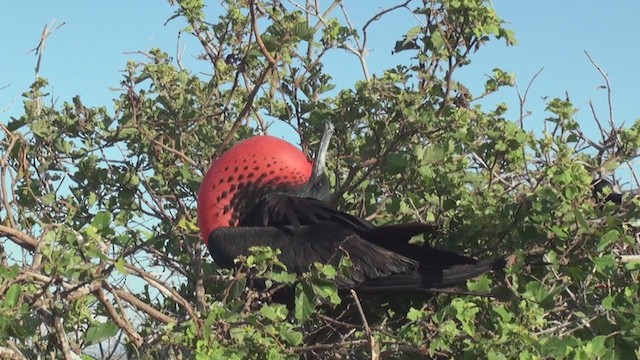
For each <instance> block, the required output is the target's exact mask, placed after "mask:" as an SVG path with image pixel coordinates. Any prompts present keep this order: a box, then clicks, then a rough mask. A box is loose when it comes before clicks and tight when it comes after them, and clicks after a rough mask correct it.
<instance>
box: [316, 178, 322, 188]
mask: <svg viewBox="0 0 640 360" xmlns="http://www.w3.org/2000/svg"><path fill="white" fill-rule="evenodd" d="M315 185H316V188H318V189H320V188H321V187H323V186H324V181H322V180H318V181H316V184H315Z"/></svg>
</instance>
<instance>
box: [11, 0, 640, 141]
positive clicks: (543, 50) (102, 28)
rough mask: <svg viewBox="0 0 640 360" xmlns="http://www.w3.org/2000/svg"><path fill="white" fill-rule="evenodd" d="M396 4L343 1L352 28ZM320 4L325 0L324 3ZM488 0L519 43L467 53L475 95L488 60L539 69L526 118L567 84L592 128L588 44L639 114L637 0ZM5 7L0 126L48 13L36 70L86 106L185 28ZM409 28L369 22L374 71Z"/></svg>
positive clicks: (62, 6)
mask: <svg viewBox="0 0 640 360" xmlns="http://www.w3.org/2000/svg"><path fill="white" fill-rule="evenodd" d="M399 2H400V1H385V0H375V1H374V0H372V1H361V0H345V6H346V8H347V10H348V12H349V15H350V17H351V20H352V21H353V23H354V25H355V26H356V27H357V28H361V27H362V25H363V24H364V23H365V21H366V19H368V18H369V17H370V16H371V15H372V14H374V13H376V12H377V11H379V10H380V9H381V8H382V7H383V6H391V5H394V4H396V3H399ZM209 3H211V4H210V6H209V7H208V8H207V16H208V18H209V20H211V21H215V18H216V17H217V16H218V15H219V14H220V7H219V3H218V2H217V1H210V2H209ZM285 3H286V1H285ZM320 3H321V4H323V3H324V4H325V6H326V4H328V1H324V2H323V1H321V2H320ZM414 3H416V4H417V3H418V1H417V0H416V1H414ZM493 5H494V7H495V8H496V11H497V12H498V14H499V15H500V16H501V17H502V18H503V19H504V20H506V21H507V22H508V23H509V24H508V27H510V28H511V29H513V30H515V32H516V37H517V39H518V41H519V45H518V46H516V47H510V48H508V47H506V46H504V45H503V43H502V42H499V41H496V42H493V43H490V44H489V45H488V46H487V47H486V48H484V49H482V50H481V51H480V52H479V53H477V54H476V55H474V57H473V58H472V64H471V65H470V66H468V67H465V68H463V69H461V71H460V73H459V75H458V79H459V80H462V81H463V82H464V83H465V84H466V85H467V86H469V87H470V88H471V90H472V91H473V92H474V94H476V95H478V94H479V93H480V92H481V90H482V86H483V84H484V81H485V80H486V77H485V74H489V73H490V72H491V70H492V69H493V68H495V67H500V68H502V69H503V70H507V71H510V72H513V73H515V74H516V76H517V79H518V83H519V84H520V85H521V86H522V87H523V88H524V87H525V86H526V84H527V82H528V81H529V79H530V78H531V77H532V76H533V75H534V74H535V73H536V72H537V71H538V70H539V69H541V68H543V67H544V71H543V72H542V73H541V75H540V76H539V78H538V79H537V80H536V82H535V83H534V84H533V87H532V89H531V91H530V95H529V102H528V106H527V108H528V109H529V110H532V111H533V112H534V115H533V116H532V117H531V118H528V119H527V120H526V121H527V125H528V126H530V127H532V128H536V127H537V126H538V125H539V124H541V122H542V120H543V119H544V117H545V115H544V114H543V110H544V101H543V100H542V99H541V98H542V97H543V96H549V97H564V96H565V91H566V92H568V93H569V95H570V97H571V99H572V100H573V102H574V104H576V105H577V106H579V107H580V108H581V110H582V111H581V112H580V114H579V115H578V118H579V119H580V121H581V122H582V123H583V124H585V126H587V127H588V128H590V131H589V132H590V133H593V130H594V129H595V126H594V123H593V120H592V116H591V113H590V111H589V108H588V101H589V100H590V99H592V100H594V102H595V104H596V107H597V110H598V112H599V115H600V117H602V118H606V116H607V109H606V93H605V92H604V91H603V90H602V89H600V90H598V86H599V85H601V84H603V81H602V78H601V76H600V74H599V73H598V72H597V71H596V69H595V68H594V67H593V66H592V65H591V64H590V63H589V61H588V59H587V57H586V56H585V55H584V50H587V51H588V52H589V53H590V54H591V55H592V57H593V58H594V60H595V61H597V62H598V63H599V64H600V65H601V67H602V68H603V69H604V70H605V71H606V72H607V73H608V75H609V78H610V81H611V84H612V88H613V105H614V111H615V118H616V121H617V122H618V123H621V122H623V121H624V122H626V123H627V124H631V123H632V122H633V121H635V119H636V118H638V115H639V114H640V108H638V106H637V101H638V94H639V91H638V90H637V87H636V83H637V82H638V80H639V79H640V66H638V65H637V63H638V55H639V53H640V51H639V45H637V44H638V40H637V35H638V34H640V22H638V21H637V18H636V17H637V14H638V13H640V2H637V1H629V0H627V1H616V2H610V3H608V4H606V5H605V3H603V2H602V1H593V0H584V1H569V0H566V1H551V0H542V1H535V2H534V1H512V0H495V1H494V2H493ZM4 9H5V11H3V12H2V13H1V14H0V33H1V34H3V36H2V37H1V38H0V51H1V53H2V56H1V57H0V65H1V66H2V69H3V71H2V72H0V121H2V122H4V123H6V122H7V121H8V120H9V116H19V115H20V114H21V112H22V106H21V99H20V94H21V93H22V92H24V91H25V90H26V89H27V88H28V86H29V84H30V83H31V82H32V81H33V79H34V71H33V69H34V67H35V63H36V57H35V55H34V54H29V53H28V52H29V50H31V49H32V48H34V47H35V46H36V45H37V43H38V38H39V36H40V33H41V32H42V29H43V26H44V25H45V24H48V23H50V22H51V21H52V20H54V19H55V20H56V24H61V23H62V22H64V23H65V25H64V26H63V27H62V28H60V29H59V30H58V31H57V32H56V33H55V34H54V35H53V36H52V37H50V38H49V40H48V42H47V48H46V51H45V54H44V59H43V64H42V68H41V75H42V76H44V77H46V78H48V79H49V81H50V84H51V88H50V90H51V91H52V93H53V94H54V95H55V97H56V98H57V99H58V103H59V104H61V103H62V102H63V101H70V99H71V98H72V97H73V96H74V95H76V94H80V95H82V98H83V101H84V102H85V104H87V105H91V106H97V105H103V106H107V108H112V101H111V100H112V99H113V98H114V97H116V96H117V95H118V93H117V92H114V91H113V90H111V89H110V88H117V87H118V86H119V82H120V80H121V78H122V75H121V73H120V71H121V69H123V68H124V66H125V64H126V61H127V60H128V59H140V57H139V56H137V55H135V54H126V53H127V52H135V51H137V50H148V49H150V48H152V47H160V48H162V49H163V50H165V51H167V52H168V53H170V54H175V50H176V38H177V32H178V30H179V29H180V28H182V27H184V25H185V24H184V22H183V21H182V19H179V20H174V21H172V22H169V24H167V25H166V26H165V21H166V20H167V19H168V18H169V17H170V16H171V15H172V14H173V12H174V8H172V7H171V6H170V5H169V4H168V3H167V2H164V1H150V0H145V1H142V0H140V1H123V0H117V1H102V2H88V1H60V2H54V1H21V2H11V5H10V6H9V5H6V6H5V7H4ZM415 25H417V22H415V20H414V19H413V17H411V15H409V14H408V13H407V12H406V11H398V12H396V13H393V14H391V15H389V16H387V17H385V18H383V19H382V20H381V21H380V22H378V23H376V24H374V25H373V26H372V27H371V28H370V34H369V39H370V43H369V46H368V48H369V49H370V50H371V52H370V55H369V57H368V62H369V66H370V70H371V72H373V73H380V72H381V71H382V70H383V69H385V68H387V67H389V66H393V65H395V64H397V63H399V62H402V58H399V57H398V55H392V54H391V49H392V48H393V44H394V43H395V41H396V40H397V39H398V38H399V37H400V36H401V35H402V34H403V33H405V32H406V31H407V30H408V29H409V28H411V27H412V26H415ZM183 40H185V41H183V43H184V44H185V45H186V50H185V55H184V60H185V63H186V66H187V67H188V68H190V69H206V68H203V67H202V66H203V65H202V64H198V61H197V60H195V56H197V55H198V54H199V53H200V48H199V46H198V44H197V43H195V42H194V41H193V40H192V39H189V37H188V36H183ZM326 61H327V62H326V69H327V70H328V71H329V72H330V73H331V74H332V76H333V78H334V80H335V82H336V83H337V84H338V87H339V88H348V87H351V86H353V84H354V83H355V82H356V81H358V80H361V79H362V78H363V77H362V71H361V70H360V65H359V63H358V61H357V59H356V58H355V57H354V56H352V55H347V54H345V53H341V52H339V51H336V52H334V53H332V54H330V55H329V56H328V57H327V59H326ZM497 102H505V103H507V104H508V105H509V106H510V107H511V108H512V109H513V110H515V109H517V105H518V103H517V97H516V93H515V90H514V89H506V90H503V91H501V92H500V93H498V94H496V95H493V96H492V97H491V98H489V99H488V100H487V104H491V103H497Z"/></svg>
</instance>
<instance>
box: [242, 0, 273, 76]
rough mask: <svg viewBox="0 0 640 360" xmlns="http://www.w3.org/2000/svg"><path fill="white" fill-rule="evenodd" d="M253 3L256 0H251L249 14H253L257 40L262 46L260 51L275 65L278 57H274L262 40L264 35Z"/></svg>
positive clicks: (252, 23) (252, 20) (252, 21)
mask: <svg viewBox="0 0 640 360" xmlns="http://www.w3.org/2000/svg"><path fill="white" fill-rule="evenodd" d="M253 5H254V0H249V14H251V25H252V27H253V33H254V34H255V36H256V42H257V43H258V46H259V47H260V51H261V52H262V54H263V55H264V56H265V57H266V58H267V60H269V63H271V65H273V66H275V65H276V59H274V58H273V56H271V53H269V50H267V47H266V46H265V45H264V42H262V37H261V36H260V30H258V21H257V20H256V12H255V9H254V8H253Z"/></svg>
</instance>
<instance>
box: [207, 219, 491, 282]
mask: <svg viewBox="0 0 640 360" xmlns="http://www.w3.org/2000/svg"><path fill="white" fill-rule="evenodd" d="M208 245H209V251H210V252H211V253H212V255H213V257H214V259H215V260H216V263H218V265H220V266H222V267H232V266H233V260H234V259H235V258H236V257H238V256H240V255H248V254H249V253H250V252H249V248H250V247H252V246H258V245H260V246H270V247H271V248H273V249H279V250H280V252H281V254H280V256H279V259H280V261H281V262H282V263H283V264H284V265H285V266H286V267H287V270H288V271H289V272H293V273H297V274H301V273H303V272H306V271H308V270H309V268H310V266H312V265H313V264H314V263H316V262H318V263H323V264H332V265H337V264H338V263H339V261H340V259H341V258H342V257H343V256H347V257H349V258H350V259H351V262H352V264H353V267H352V268H351V271H350V272H349V273H348V275H344V276H340V277H338V278H337V279H336V283H337V285H338V287H339V288H367V289H377V290H385V289H415V288H438V287H447V286H453V285H457V284H461V283H464V281H466V280H467V279H469V278H472V277H475V276H477V275H479V274H481V273H483V272H486V271H488V270H491V269H492V267H491V266H490V265H487V264H485V263H478V264H465V265H453V266H446V267H443V266H432V265H429V264H424V263H420V262H418V261H416V260H414V259H411V258H409V257H406V256H403V255H401V254H398V253H395V252H393V251H389V250H387V249H385V248H383V247H380V246H377V245H375V244H373V243H371V242H369V241H367V240H365V239H363V238H362V237H361V236H360V235H358V234H357V233H356V232H354V231H352V230H351V229H348V228H347V227H344V226H342V225H340V224H335V223H320V224H315V225H309V226H307V225H303V226H300V227H299V228H298V229H297V230H295V231H294V230H293V227H292V226H289V227H236V228H231V227H230V228H218V229H216V230H214V231H213V232H212V233H211V235H210V236H209V243H208Z"/></svg>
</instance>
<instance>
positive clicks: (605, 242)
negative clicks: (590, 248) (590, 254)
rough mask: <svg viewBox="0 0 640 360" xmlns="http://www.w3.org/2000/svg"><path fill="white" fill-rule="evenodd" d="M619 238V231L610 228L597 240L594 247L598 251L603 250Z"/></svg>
mask: <svg viewBox="0 0 640 360" xmlns="http://www.w3.org/2000/svg"><path fill="white" fill-rule="evenodd" d="M618 240H620V232H619V231H618V230H611V231H609V232H608V233H606V234H604V235H603V236H602V237H601V238H600V241H599V242H598V248H597V249H596V250H597V251H598V252H603V251H604V250H605V249H606V248H608V247H609V245H611V244H613V243H615V242H616V241H618Z"/></svg>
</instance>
